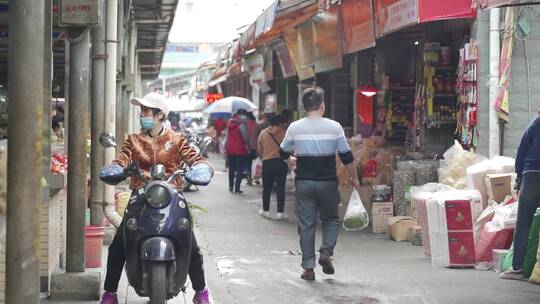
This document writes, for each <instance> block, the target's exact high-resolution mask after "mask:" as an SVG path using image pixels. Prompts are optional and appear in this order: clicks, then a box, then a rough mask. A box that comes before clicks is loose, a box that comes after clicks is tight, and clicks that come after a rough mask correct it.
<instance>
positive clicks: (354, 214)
mask: <svg viewBox="0 0 540 304" xmlns="http://www.w3.org/2000/svg"><path fill="white" fill-rule="evenodd" d="M368 225H369V216H368V213H367V211H366V208H365V207H364V204H362V199H361V198H360V195H359V194H358V191H357V190H354V191H353V193H352V195H351V199H350V200H349V206H347V211H346V212H345V217H344V218H343V228H345V230H349V231H358V230H362V229H364V228H366V227H367V226H368Z"/></svg>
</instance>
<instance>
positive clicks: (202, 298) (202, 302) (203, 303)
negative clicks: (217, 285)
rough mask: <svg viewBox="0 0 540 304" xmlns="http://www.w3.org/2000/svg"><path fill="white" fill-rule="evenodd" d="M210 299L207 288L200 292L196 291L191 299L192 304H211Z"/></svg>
mask: <svg viewBox="0 0 540 304" xmlns="http://www.w3.org/2000/svg"><path fill="white" fill-rule="evenodd" d="M213 303H214V301H212V298H211V297H210V291H208V288H205V289H203V290H201V291H197V292H196V293H195V296H194V297H193V304H213Z"/></svg>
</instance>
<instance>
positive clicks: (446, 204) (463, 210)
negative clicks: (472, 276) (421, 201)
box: [427, 190, 482, 267]
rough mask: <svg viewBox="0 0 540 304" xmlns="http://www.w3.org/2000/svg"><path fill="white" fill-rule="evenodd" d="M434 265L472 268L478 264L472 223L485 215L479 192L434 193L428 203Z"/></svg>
mask: <svg viewBox="0 0 540 304" xmlns="http://www.w3.org/2000/svg"><path fill="white" fill-rule="evenodd" d="M427 213H428V225H429V240H430V247H431V263H432V264H433V265H436V266H441V267H472V266H474V265H475V263H476V258H475V246H474V231H473V224H474V222H475V221H476V219H477V218H478V217H479V216H480V214H481V213H482V198H481V195H480V192H478V191H477V190H451V191H444V192H439V193H435V194H434V195H433V196H432V198H431V199H430V200H429V201H428V202H427Z"/></svg>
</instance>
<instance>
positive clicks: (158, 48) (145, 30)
mask: <svg viewBox="0 0 540 304" xmlns="http://www.w3.org/2000/svg"><path fill="white" fill-rule="evenodd" d="M177 5H178V0H133V1H131V7H132V10H133V15H132V18H133V20H134V21H135V22H136V23H137V50H138V54H139V55H138V57H139V66H140V67H141V75H142V77H143V79H155V78H157V77H158V75H159V71H160V70H161V63H162V61H163V55H164V53H165V47H166V46H167V41H168V39H169V32H170V29H171V27H172V23H173V20H174V13H175V12H176V7H177Z"/></svg>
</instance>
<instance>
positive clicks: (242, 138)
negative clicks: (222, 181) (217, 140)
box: [225, 109, 251, 193]
mask: <svg viewBox="0 0 540 304" xmlns="http://www.w3.org/2000/svg"><path fill="white" fill-rule="evenodd" d="M246 120H247V111H246V110H244V109H240V110H238V111H236V113H234V115H233V117H232V119H231V120H230V121H229V125H228V126H227V139H226V143H225V151H226V152H227V162H228V164H229V191H230V192H234V193H243V192H242V190H240V185H241V183H242V177H243V176H244V167H245V165H244V163H245V161H246V159H247V157H248V155H249V151H251V147H250V145H249V134H248V131H247V126H246Z"/></svg>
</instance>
